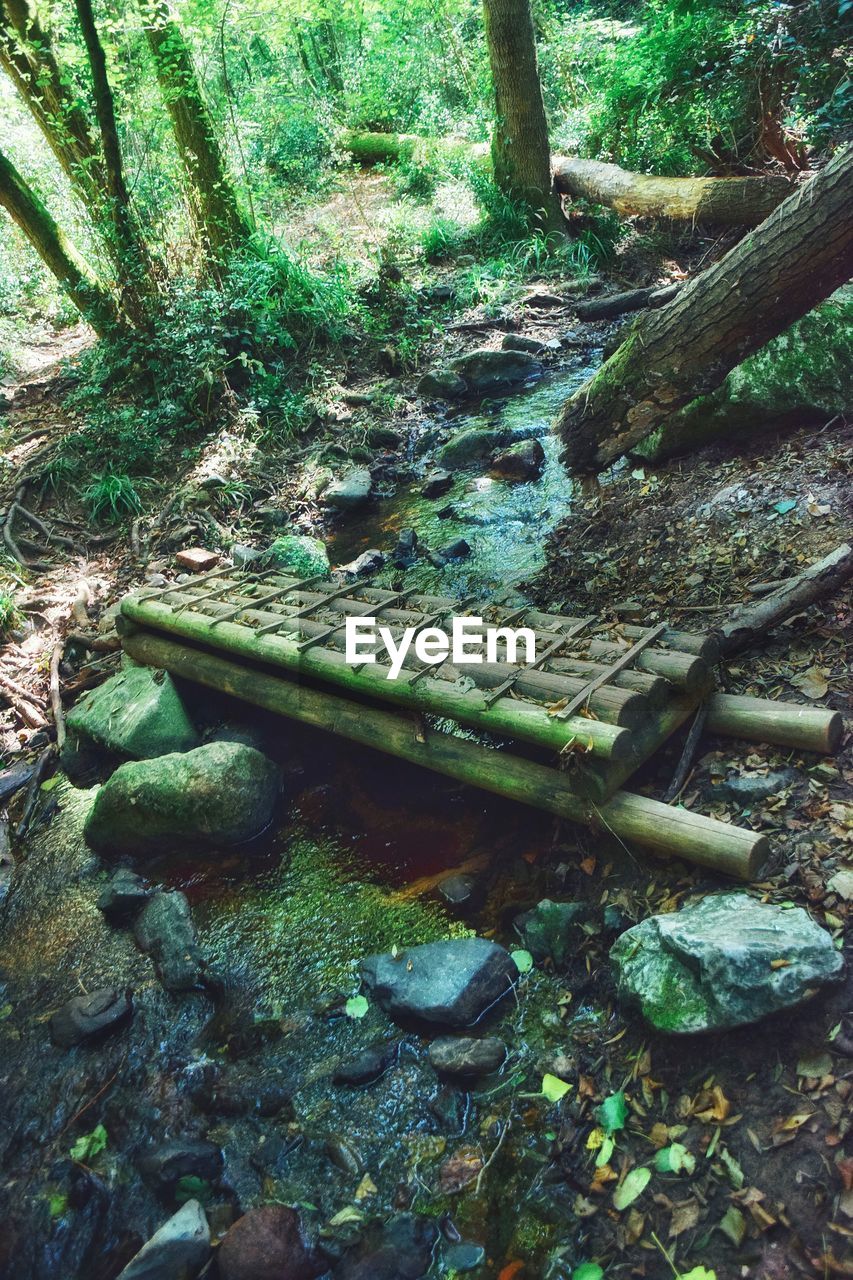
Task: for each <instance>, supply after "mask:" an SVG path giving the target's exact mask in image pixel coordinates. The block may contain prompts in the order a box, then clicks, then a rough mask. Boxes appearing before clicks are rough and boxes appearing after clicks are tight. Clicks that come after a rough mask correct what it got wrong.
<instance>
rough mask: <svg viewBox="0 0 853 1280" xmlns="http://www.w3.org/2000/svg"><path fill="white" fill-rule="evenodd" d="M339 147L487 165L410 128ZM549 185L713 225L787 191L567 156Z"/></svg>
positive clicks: (378, 160)
mask: <svg viewBox="0 0 853 1280" xmlns="http://www.w3.org/2000/svg"><path fill="white" fill-rule="evenodd" d="M341 141H342V145H343V148H344V150H346V151H348V152H349V154H350V155H351V156H352V158H353V160H355V162H356V163H357V164H361V165H364V166H369V165H374V164H394V163H397V162H398V161H400V160H408V159H411V158H413V157H415V156H417V154H418V153H419V152H423V153H424V154H427V155H429V154H432V155H440V156H441V157H442V158H444V159H446V161H447V162H448V165H451V164H452V163H453V162H454V161H455V162H456V163H457V164H458V163H460V162H465V161H468V162H469V163H472V162H473V163H474V164H477V165H479V166H481V167H483V168H488V167H489V165H490V157H489V151H488V148H487V147H486V146H485V145H483V144H478V143H470V142H466V141H464V140H463V139H459V138H425V137H421V136H419V135H416V134H410V133H368V132H364V131H355V130H353V131H350V132H348V133H345V134H344V135H343V138H342V140H341ZM551 169H552V174H553V178H554V187H555V189H556V190H557V191H558V192H559V193H560V194H561V195H567V196H571V197H572V198H573V199H583V200H589V201H591V202H593V203H595V204H603V205H607V206H608V207H609V208H611V209H615V210H616V211H617V213H621V214H640V215H644V216H646V217H654V218H670V219H672V220H673V221H676V222H702V223H708V224H713V225H715V226H743V227H754V226H757V225H758V223H760V222H763V221H764V219H765V218H766V217H767V215H768V214H769V213H770V212H771V211H772V210H773V209H775V207H776V206H777V205H778V204H780V203H781V202H782V201H783V200H784V199H785V197H786V196H787V195H789V194H790V192H791V181H790V179H788V178H784V177H779V176H776V175H772V176H770V177H749V178H657V177H654V176H652V175H650V174H644V173H631V172H629V171H628V170H626V169H620V168H619V166H618V165H615V164H603V163H602V162H601V161H598V160H579V159H577V158H575V157H573V156H562V155H555V156H552V158H551Z"/></svg>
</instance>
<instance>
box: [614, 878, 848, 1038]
mask: <svg viewBox="0 0 853 1280" xmlns="http://www.w3.org/2000/svg"><path fill="white" fill-rule="evenodd" d="M610 958H611V960H612V961H613V964H614V966H615V968H616V974H617V979H618V990H619V995H620V997H621V998H622V999H623V1000H625V1001H626V1002H627V1003H628V1004H630V1005H634V1006H635V1007H637V1008H639V1010H640V1012H641V1013H642V1015H643V1017H644V1018H645V1020H646V1021H647V1022H648V1023H649V1024H650V1025H651V1026H653V1027H654V1028H655V1029H656V1030H658V1031H669V1032H672V1033H675V1034H690V1033H694V1032H697V1031H713V1030H720V1029H724V1028H727V1027H738V1026H744V1025H747V1024H749V1023H752V1022H758V1021H759V1019H761V1018H764V1017H766V1016H767V1015H768V1014H770V1013H776V1012H777V1011H778V1010H780V1009H787V1008H790V1007H792V1006H794V1005H797V1004H800V1003H801V1002H802V1001H803V1000H806V999H808V998H809V997H810V996H813V995H814V994H815V992H816V991H817V990H818V988H819V987H821V986H822V985H823V984H824V983H826V982H831V981H834V980H836V979H838V978H839V977H840V974H841V971H842V969H843V961H842V958H841V955H840V953H839V952H838V951H836V949H835V947H834V946H833V942H832V938H831V937H830V935H829V934H828V933H827V932H826V930H825V929H821V928H820V927H819V926H818V925H816V924H815V923H814V921H813V920H812V919H811V917H810V916H809V915H807V913H806V912H805V911H803V909H802V908H801V907H792V908H788V909H785V908H783V907H778V906H774V905H773V904H771V903H765V902H757V901H756V900H755V899H754V898H751V897H750V896H749V895H748V894H746V893H718V894H713V895H711V896H709V897H707V898H704V899H703V900H702V901H701V902H699V903H697V904H695V905H693V906H688V907H684V908H682V910H681V911H677V912H672V913H671V914H669V915H660V916H651V917H650V918H649V919H648V920H643V921H641V923H640V924H638V925H635V926H634V927H633V928H632V929H628V930H627V931H626V932H625V933H623V934H622V935H621V936H620V937H619V938H618V939H617V940H616V942H615V943H614V944H613V947H612V948H611V951H610ZM780 961H783V962H784V963H781V964H780V963H779V962H780Z"/></svg>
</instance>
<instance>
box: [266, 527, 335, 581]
mask: <svg viewBox="0 0 853 1280" xmlns="http://www.w3.org/2000/svg"><path fill="white" fill-rule="evenodd" d="M265 556H266V558H267V559H268V560H269V561H270V562H271V563H272V564H274V565H277V566H278V567H279V568H280V569H286V570H287V572H288V573H294V574H296V576H297V577H298V578H318V577H321V576H323V577H325V576H326V574H328V573H329V553H328V552H327V550H326V546H325V543H323V542H322V541H321V540H320V539H319V538H312V537H310V536H309V535H308V534H307V533H285V534H283V535H282V536H281V537H280V538H276V540H275V542H273V543H272V544H271V546H270V547H269V548H268V549H267V551H266V552H265Z"/></svg>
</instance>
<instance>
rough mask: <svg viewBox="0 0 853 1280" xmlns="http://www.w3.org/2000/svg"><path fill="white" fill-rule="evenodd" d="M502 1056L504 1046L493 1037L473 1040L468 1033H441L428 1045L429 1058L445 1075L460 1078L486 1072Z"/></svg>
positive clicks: (497, 1064)
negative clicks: (464, 1034)
mask: <svg viewBox="0 0 853 1280" xmlns="http://www.w3.org/2000/svg"><path fill="white" fill-rule="evenodd" d="M505 1058H506V1045H505V1044H504V1042H503V1040H499V1039H498V1038H497V1036H486V1037H485V1038H484V1039H482V1040H476V1039H474V1038H473V1037H472V1036H441V1037H440V1038H439V1039H438V1040H433V1042H432V1044H431V1045H430V1047H429V1060H430V1062H431V1063H432V1065H433V1067H434V1069H435V1070H436V1071H437V1072H438V1073H439V1074H440V1075H445V1076H459V1077H461V1078H462V1079H470V1078H475V1077H477V1076H486V1075H489V1074H490V1073H491V1072H492V1071H497V1069H498V1067H499V1066H500V1065H501V1063H502V1062H503V1061H504V1059H505Z"/></svg>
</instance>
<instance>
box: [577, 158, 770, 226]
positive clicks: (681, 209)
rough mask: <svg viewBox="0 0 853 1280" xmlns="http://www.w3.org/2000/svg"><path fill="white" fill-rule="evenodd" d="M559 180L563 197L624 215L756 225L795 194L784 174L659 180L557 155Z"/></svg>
mask: <svg viewBox="0 0 853 1280" xmlns="http://www.w3.org/2000/svg"><path fill="white" fill-rule="evenodd" d="M553 165H554V182H555V185H556V187H557V190H558V191H560V192H562V194H563V195H568V196H572V197H573V198H574V199H575V200H590V201H592V202H593V203H594V204H605V205H607V206H608V207H609V208H611V209H615V210H616V212H617V213H621V214H640V215H642V216H644V217H648V218H673V219H674V220H676V221H679V222H713V223H715V224H716V225H717V226H724V227H741V226H748V227H754V226H757V225H758V223H759V222H763V221H764V219H765V218H766V217H767V215H768V214H770V213H772V212H773V210H774V209H775V208H776V206H777V204H781V203H782V201H783V200H784V199H785V197H786V196H788V195H790V194H791V187H792V184H791V181H790V179H789V178H785V177H782V176H776V175H773V176H770V177H754V178H657V177H654V176H653V175H652V174H647V173H630V172H628V171H627V170H626V169H620V168H619V166H618V165H615V164H603V163H602V162H601V161H600V160H577V159H575V158H574V157H571V156H555V157H554V160H553Z"/></svg>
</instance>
